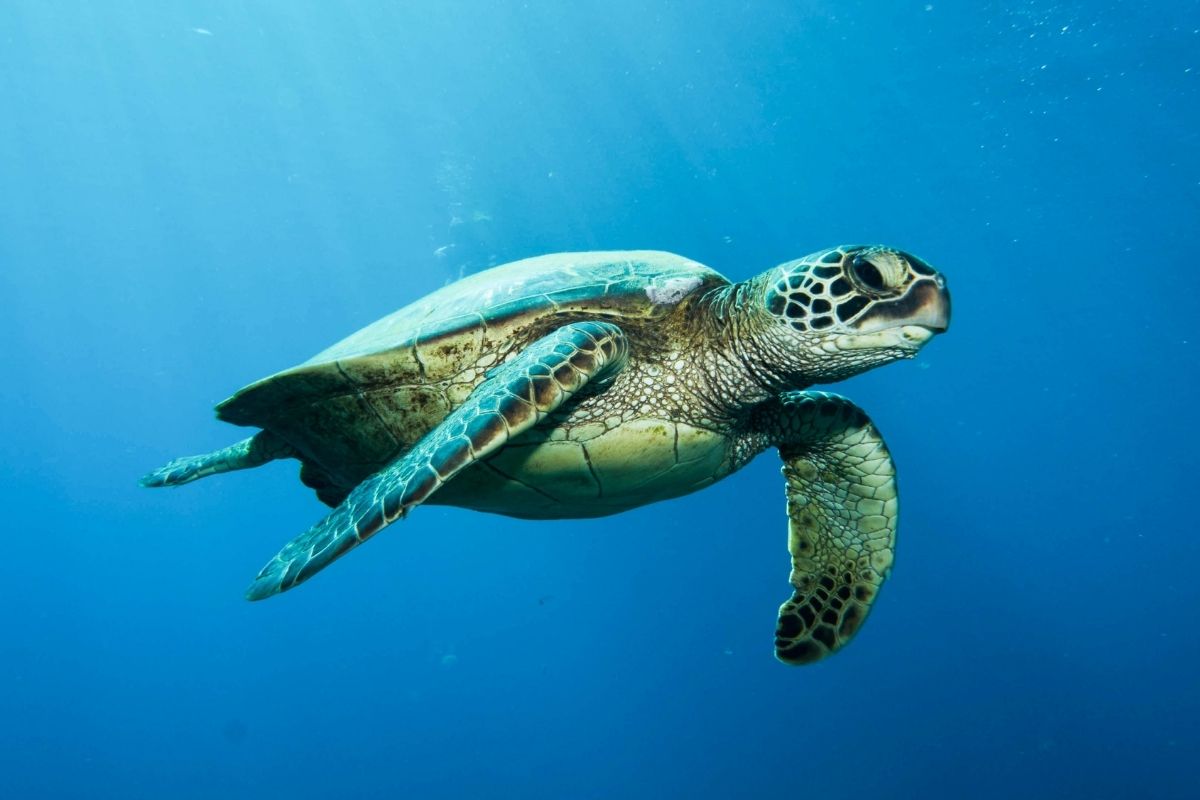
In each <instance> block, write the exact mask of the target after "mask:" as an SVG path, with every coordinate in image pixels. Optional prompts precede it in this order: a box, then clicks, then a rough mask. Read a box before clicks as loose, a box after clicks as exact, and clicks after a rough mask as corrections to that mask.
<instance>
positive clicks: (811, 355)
mask: <svg viewBox="0 0 1200 800" xmlns="http://www.w3.org/2000/svg"><path fill="white" fill-rule="evenodd" d="M949 320H950V298H949V294H948V292H947V290H946V286H945V281H944V280H943V278H942V276H941V275H940V274H938V273H937V272H935V271H934V270H933V269H932V268H931V267H929V266H928V265H927V264H925V263H924V262H923V261H921V260H919V259H917V258H915V257H913V256H911V255H908V254H905V253H902V252H900V251H898V250H894V249H891V248H886V247H864V246H854V247H838V248H833V249H831V250H826V251H822V252H819V253H815V254H813V255H810V256H807V257H805V258H801V259H798V260H796V261H791V262H788V263H786V264H782V265H780V266H778V267H775V268H774V269H771V270H768V271H767V272H764V273H762V274H761V275H758V276H756V277H754V278H751V279H749V280H747V281H744V282H742V283H736V284H733V283H730V282H729V281H728V280H726V279H725V278H723V277H721V276H720V275H719V274H717V273H716V272H713V271H712V270H710V269H708V268H707V267H704V266H702V265H700V264H697V263H696V262H694V261H689V260H688V259H685V258H682V257H680V256H676V255H672V254H670V253H661V252H653V251H633V252H599V253H564V254H558V255H550V256H542V257H539V258H531V259H526V260H524V261H517V262H514V263H512V264H506V265H504V266H500V267H496V268H494V269H490V270H487V271H485V272H481V273H479V274H476V275H473V276H471V277H469V278H466V279H464V280H461V281H459V282H457V283H454V284H451V285H450V286H447V287H445V288H443V289H440V290H438V291H436V292H434V293H433V294H430V295H428V296H427V297H425V298H424V299H422V300H419V301H417V302H416V303H413V304H411V305H409V306H406V307H404V308H402V309H400V310H399V311H397V312H395V313H393V314H391V315H390V316H388V317H385V318H383V319H381V320H379V321H378V322H376V323H374V324H372V325H369V326H367V327H366V328H363V329H362V330H361V331H359V332H358V333H355V334H353V335H352V336H350V337H349V338H347V339H344V340H343V341H341V342H339V343H338V344H336V345H334V346H333V347H331V348H329V349H327V350H325V351H324V352H322V353H319V354H318V355H316V356H314V357H313V358H311V359H309V360H308V361H306V362H305V363H303V364H301V365H299V366H297V367H294V368H292V369H289V370H285V371H284V372H280V373H277V374H275V375H272V376H270V377H268V378H265V379H263V380H261V381H258V382H257V383H254V384H251V385H250V386H248V387H246V388H245V389H243V390H241V391H240V392H238V393H237V394H235V395H234V396H233V397H231V398H230V399H228V400H226V401H225V402H223V403H221V404H220V405H219V406H218V407H217V414H218V416H219V417H220V418H221V419H223V420H225V421H227V422H232V423H234V424H238V425H249V426H253V427H257V428H260V429H261V431H260V432H259V433H257V434H255V435H254V436H252V437H250V438H249V439H246V440H244V441H242V442H239V443H237V444H234V445H231V446H230V447H227V448H225V449H223V450H218V451H217V452H215V453H210V454H208V455H203V456H192V457H188V458H181V459H176V460H175V461H172V462H171V463H170V464H168V465H166V466H165V467H163V468H161V469H159V470H157V471H155V472H153V473H151V474H150V475H147V476H146V477H145V478H143V480H142V482H143V484H144V485H146V486H174V485H180V484H183V483H187V482H189V481H192V480H196V479H197V478H201V477H204V476H206V475H211V474H215V473H218V472H228V471H231V470H236V469H245V468H248V467H254V466H258V465H260V464H263V463H266V462H267V461H271V460H274V459H279V458H296V459H298V460H299V461H300V462H301V472H300V476H301V479H302V480H303V481H304V483H305V484H307V485H308V486H311V487H313V488H314V489H316V491H317V494H318V496H319V497H320V498H321V499H322V500H323V501H324V502H326V503H327V504H329V505H331V506H334V510H333V511H332V512H331V513H330V514H329V515H328V516H327V517H326V518H325V519H324V520H322V521H321V522H319V523H318V524H317V525H315V526H314V527H313V528H311V529H310V530H308V531H307V532H306V533H304V534H302V535H301V536H299V537H298V538H296V539H295V540H293V541H292V542H291V543H289V544H288V545H287V546H286V547H284V549H283V550H282V551H280V553H279V554H278V555H276V556H275V558H274V559H272V560H271V561H270V562H269V563H268V564H267V565H266V567H264V568H263V570H262V571H261V572H260V573H259V575H258V577H257V579H256V580H255V581H254V583H253V584H252V585H251V587H250V589H249V591H248V592H247V594H248V596H249V597H250V598H251V599H255V600H257V599H261V598H264V597H268V596H270V595H272V594H276V593H278V592H281V591H284V590H286V589H290V588H291V587H293V586H295V585H296V584H298V583H300V582H302V581H304V580H306V579H307V578H309V577H310V576H312V575H313V574H314V573H316V572H317V571H318V570H320V569H322V568H323V567H325V566H326V565H328V564H329V563H330V562H331V561H333V560H334V559H335V558H337V557H338V556H340V555H341V554H343V553H345V552H346V551H347V550H349V549H351V548H353V547H354V546H355V545H357V544H359V543H360V542H362V541H364V540H365V539H367V538H368V537H370V536H371V535H373V534H375V533H376V532H378V531H379V530H381V529H382V528H384V527H385V526H386V525H388V524H390V523H392V522H394V521H396V520H397V519H399V518H401V517H403V516H405V515H406V514H407V513H408V511H409V510H410V509H412V508H413V507H415V506H417V505H419V504H421V503H426V502H427V503H441V504H446V505H456V506H462V507H465V508H473V509H478V510H480V511H490V512H493V513H499V514H507V515H510V516H515V517H526V518H541V519H562V518H579V517H596V516H603V515H607V514H614V513H617V512H620V511H623V510H626V509H629V508H633V507H636V506H639V505H643V504H646V503H651V502H655V501H657V500H664V499H667V498H670V497H677V496H679V495H683V494H688V493H690V492H694V491H696V490H697V489H701V488H703V487H705V486H708V485H709V484H711V483H714V482H716V481H718V480H720V479H721V478H723V477H725V476H726V475H729V474H730V473H732V472H734V471H736V470H737V469H739V468H741V467H742V466H743V465H745V464H746V463H747V462H749V461H750V460H751V459H752V458H754V456H756V455H757V454H758V453H759V452H761V451H762V450H764V449H766V448H767V447H772V446H774V447H777V448H778V450H779V452H780V455H781V456H782V458H783V461H784V469H783V472H784V477H785V479H786V484H787V507H788V549H789V551H790V552H791V555H792V574H791V583H792V587H793V596H792V598H791V599H790V600H788V601H787V602H786V603H784V605H783V607H782V608H781V609H780V615H779V622H778V628H777V632H776V655H777V656H778V657H779V658H780V659H781V660H782V661H785V662H787V663H807V662H811V661H815V660H818V659H820V658H822V657H824V656H825V655H827V654H829V653H831V652H833V651H835V650H837V649H838V648H840V647H841V646H842V645H843V644H845V643H846V642H847V641H848V640H849V639H850V638H851V637H852V636H853V634H854V633H855V631H857V629H858V627H859V626H860V625H861V623H862V621H863V619H864V618H865V617H866V615H867V612H868V611H869V609H870V606H871V603H872V601H873V600H874V598H875V595H876V593H877V591H878V589H879V587H880V585H881V584H882V583H883V581H884V579H885V578H886V577H887V574H888V572H889V570H890V567H891V562H892V553H893V548H894V540H895V532H896V512H897V505H896V504H897V498H896V486H895V469H894V467H893V464H892V461H891V457H890V456H889V455H888V451H887V448H886V446H885V445H884V443H883V440H882V439H881V438H880V436H879V433H878V431H877V430H876V429H875V427H874V425H872V424H871V422H870V420H869V419H868V418H867V417H866V415H865V414H864V413H863V412H862V411H861V410H859V409H858V408H857V407H856V406H854V405H853V404H852V403H850V402H849V401H848V400H846V399H844V398H841V397H838V396H837V395H832V394H827V393H823V392H814V391H804V390H805V389H806V388H807V387H808V386H811V385H812V384H814V383H828V382H831V381H835V380H840V379H842V378H845V377H848V376H850V375H854V374H857V373H860V372H863V371H865V370H867V369H870V368H872V367H875V366H878V365H881V364H885V363H888V362H891V361H894V360H896V359H900V358H911V357H912V356H913V355H915V354H916V352H917V351H918V350H919V349H920V348H921V347H922V346H923V345H924V344H925V343H926V342H928V341H929V340H930V339H931V338H932V337H933V336H934V335H935V334H936V333H939V332H942V331H944V330H946V328H947V327H948V325H949Z"/></svg>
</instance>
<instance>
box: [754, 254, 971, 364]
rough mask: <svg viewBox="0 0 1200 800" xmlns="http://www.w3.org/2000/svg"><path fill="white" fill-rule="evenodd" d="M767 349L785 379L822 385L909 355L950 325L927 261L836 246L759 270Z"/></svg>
mask: <svg viewBox="0 0 1200 800" xmlns="http://www.w3.org/2000/svg"><path fill="white" fill-rule="evenodd" d="M756 282H757V283H759V286H761V287H762V290H763V293H762V295H761V297H762V302H763V304H764V306H765V311H766V313H767V315H768V318H769V322H768V325H767V328H768V331H767V334H768V335H767V338H768V339H769V341H770V342H771V344H772V345H773V346H772V347H771V348H770V349H771V351H772V352H773V353H775V354H777V355H778V356H779V357H780V358H781V359H782V360H783V361H784V362H785V363H784V364H782V365H779V366H782V367H783V368H784V370H785V372H786V373H788V376H789V381H788V382H794V383H797V384H813V383H828V382H830V381H835V380H841V379H842V378H847V377H849V376H851V375H855V374H857V373H860V372H864V371H866V370H868V369H871V368H872V367H876V366H879V365H881V364H886V363H888V362H891V361H895V360H897V359H901V358H912V357H913V356H915V355H916V354H917V351H918V350H920V349H921V347H922V346H924V345H925V344H926V343H927V342H928V341H929V340H930V339H932V338H933V337H934V336H936V335H937V334H939V333H943V332H944V331H945V330H946V329H947V328H948V327H949V325H950V293H949V291H948V290H947V289H946V280H945V278H943V277H942V275H941V274H940V273H938V272H937V271H936V270H934V269H933V267H931V266H929V265H928V264H926V263H925V262H924V261H922V260H921V259H919V258H917V257H915V256H912V255H909V254H908V253H904V252H901V251H900V250H895V249H893V248H890V247H881V246H864V245H855V246H843V247H835V248H833V249H831V250H825V251H823V252H819V253H814V254H812V255H809V256H805V257H804V258H801V259H797V260H796V261H789V262H788V263H786V264H782V265H780V266H778V267H776V268H775V269H773V270H771V271H769V272H767V273H765V274H764V275H761V276H759V278H758V279H757V280H756Z"/></svg>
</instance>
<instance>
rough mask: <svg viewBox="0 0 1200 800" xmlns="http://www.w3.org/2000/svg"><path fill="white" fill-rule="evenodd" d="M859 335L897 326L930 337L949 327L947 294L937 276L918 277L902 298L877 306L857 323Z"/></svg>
mask: <svg viewBox="0 0 1200 800" xmlns="http://www.w3.org/2000/svg"><path fill="white" fill-rule="evenodd" d="M857 326H858V329H859V332H861V333H872V332H874V331H881V330H888V329H891V328H897V327H901V326H904V327H913V328H925V329H927V330H928V331H929V332H930V334H931V335H932V334H937V333H945V332H946V330H947V329H948V328H949V327H950V291H949V290H948V289H947V288H946V279H945V278H943V277H942V276H941V275H940V274H937V275H933V276H930V277H928V278H921V279H920V280H918V281H917V282H916V283H914V284H913V285H912V286H911V287H909V290H908V291H907V292H905V294H904V295H903V296H902V297H899V298H897V299H896V300H892V301H890V302H883V303H879V304H878V305H876V306H875V308H874V309H872V310H871V311H869V312H867V314H866V315H865V316H864V317H863V318H862V319H860V320H859V321H858V323H857Z"/></svg>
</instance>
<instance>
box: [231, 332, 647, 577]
mask: <svg viewBox="0 0 1200 800" xmlns="http://www.w3.org/2000/svg"><path fill="white" fill-rule="evenodd" d="M627 359H628V344H627V342H626V339H625V334H624V333H622V332H621V329H620V328H618V327H617V326H616V325H613V324H611V323H607V322H577V323H574V324H571V325H565V326H563V327H562V328H559V329H558V330H556V331H554V332H553V333H551V334H550V335H548V336H544V337H542V338H541V339H538V340H537V341H536V342H534V343H533V344H532V345H530V346H529V347H528V348H526V350H525V351H524V352H522V353H521V354H520V355H519V356H517V357H516V358H514V359H513V360H511V361H509V362H507V363H505V364H503V365H501V366H500V367H498V368H496V369H495V370H493V371H492V373H491V374H490V377H488V378H487V379H486V380H484V381H483V382H482V383H480V384H479V385H478V386H477V387H476V388H475V390H474V391H473V392H471V394H470V396H469V397H468V398H467V400H466V402H464V403H463V404H462V405H461V406H459V407H458V408H457V409H455V410H454V411H453V412H452V413H451V414H449V415H448V416H447V417H446V418H445V419H444V420H443V421H442V422H441V424H439V425H438V426H437V427H436V428H434V429H433V430H432V431H430V432H429V433H428V434H427V435H426V436H425V437H424V438H423V439H421V440H420V441H419V442H417V444H416V445H414V446H413V448H412V449H411V450H409V451H408V452H407V453H405V454H404V455H403V456H401V457H400V458H398V459H397V460H395V461H394V462H392V463H391V464H390V465H388V466H387V467H385V468H384V469H382V470H380V471H379V472H377V473H375V475H373V476H371V477H370V478H368V479H366V480H365V481H363V482H362V483H360V484H359V485H358V486H357V487H356V488H355V489H354V491H352V492H351V493H350V495H349V496H348V497H347V498H346V499H345V501H343V502H342V504H341V505H339V506H338V507H337V508H335V509H334V510H333V511H332V512H331V513H330V514H329V516H327V517H325V519H323V520H322V521H321V522H319V523H317V524H316V525H315V526H313V527H312V528H310V529H309V530H308V531H307V532H305V533H303V534H301V535H300V536H298V537H297V538H295V539H293V540H292V541H291V542H289V543H288V544H287V545H286V546H284V548H283V549H282V550H280V551H279V553H278V554H277V555H276V556H275V557H274V558H273V559H271V561H270V562H269V563H268V564H267V565H266V566H265V567H263V569H262V571H261V572H259V574H258V577H257V578H255V580H254V583H253V584H251V585H250V588H249V589H248V590H247V591H246V597H247V598H249V599H250V600H261V599H263V598H266V597H270V596H271V595H273V594H278V593H279V592H282V591H286V590H287V589H290V588H292V587H293V586H295V585H296V584H298V583H301V582H303V581H305V580H307V579H308V578H310V577H312V576H313V575H315V574H316V573H317V572H319V571H320V570H321V569H323V568H324V567H326V566H328V565H329V564H330V563H331V562H333V561H334V559H336V558H338V557H339V556H341V555H342V554H344V553H346V552H348V551H349V550H350V549H351V548H353V547H355V546H356V545H358V544H361V543H362V542H364V541H366V540H367V539H368V538H369V537H371V536H373V535H374V534H376V533H378V532H379V531H381V530H383V528H384V527H386V526H387V525H389V524H391V523H392V522H395V521H396V520H398V519H400V518H401V517H403V516H405V515H406V514H407V513H408V512H409V511H410V510H411V509H412V508H414V507H416V506H418V505H420V504H421V503H422V502H424V501H425V500H426V499H427V498H428V497H429V496H430V495H431V494H433V493H434V492H435V491H437V490H438V488H440V487H441V486H442V485H443V484H445V483H446V482H447V481H449V480H451V479H452V478H453V477H454V476H455V475H457V474H458V473H459V472H461V471H462V470H463V469H465V468H466V467H468V466H470V465H471V464H474V463H475V462H477V461H479V460H480V459H482V458H484V457H485V456H487V455H488V454H490V453H493V452H495V451H496V450H497V449H499V448H500V447H502V446H503V445H504V444H505V443H506V442H508V440H509V439H511V438H512V437H514V436H517V435H518V434H520V433H522V432H524V431H527V430H529V429H530V428H532V427H533V426H534V425H536V424H537V423H538V422H540V421H541V420H542V419H543V418H544V417H545V416H546V414H548V413H550V412H552V411H554V410H555V409H556V408H558V407H559V406H561V405H562V404H563V403H564V402H565V401H566V400H567V399H569V398H570V397H571V396H573V395H574V394H576V393H577V392H578V391H579V390H580V389H582V388H583V387H584V386H585V385H587V384H588V383H589V382H590V381H593V380H599V379H603V378H607V377H609V376H611V375H613V374H614V373H615V372H617V371H619V370H620V369H621V368H623V367H624V366H625V363H626V361H627Z"/></svg>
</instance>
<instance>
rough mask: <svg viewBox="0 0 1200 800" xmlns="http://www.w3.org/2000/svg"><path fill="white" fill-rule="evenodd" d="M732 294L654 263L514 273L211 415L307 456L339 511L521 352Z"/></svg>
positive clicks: (452, 293) (418, 305)
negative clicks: (572, 328) (573, 326)
mask: <svg viewBox="0 0 1200 800" xmlns="http://www.w3.org/2000/svg"><path fill="white" fill-rule="evenodd" d="M727 283H728V281H727V280H726V279H725V278H723V277H722V276H721V275H719V274H718V273H716V272H714V271H713V270H711V269H709V268H707V267H705V266H703V265H701V264H698V263H696V262H695V261H691V260H689V259H686V258H683V257H681V256H677V255H674V254H671V253H664V252H658V251H620V252H589V253H559V254H554V255H546V256H539V257H536V258H529V259H524V260H522V261H515V262H512V263H510V264H505V265H502V266H499V267H494V268H492V269H488V270H485V271H483V272H479V273H477V274H475V275H471V276H469V277H467V278H464V279H462V280H460V281H457V282H455V283H452V284H450V285H448V286H445V287H443V288H441V289H439V290H437V291H435V292H433V293H432V294H429V295H426V296H425V297H424V298H422V299H420V300H418V301H416V302H414V303H412V304H410V305H407V306H405V307H404V308H401V309H400V310H398V311H396V312H394V313H392V314H390V315H388V316H386V317H384V318H383V319H380V320H378V321H377V322H374V323H372V324H371V325H368V326H367V327H365V328H363V329H362V330H360V331H358V332H357V333H354V334H351V335H350V336H348V337H346V338H345V339H343V340H342V341H340V342H338V343H337V344H335V345H333V346H332V347H329V348H327V349H326V350H323V351H321V352H320V353H318V354H317V355H315V356H313V357H312V358H310V359H309V360H308V361H305V362H304V363H303V364H300V365H298V366H296V367H293V368H291V369H287V370H284V371H282V372H278V373H276V374H274V375H271V376H269V377H266V378H263V379H262V380H259V381H257V382H255V383H252V384H250V385H249V386H247V387H245V388H244V389H242V390H241V391H239V392H238V393H237V394H235V395H233V396H232V397H230V398H229V399H228V400H226V401H224V402H223V403H221V404H220V405H218V406H217V416H218V417H219V418H220V419H222V420H225V421H227V422H232V423H234V424H237V425H253V426H256V427H260V428H264V429H268V430H271V431H273V432H275V433H277V434H279V435H280V436H282V437H283V438H284V439H286V440H287V441H288V442H289V443H290V444H291V445H292V446H293V447H294V448H295V449H296V450H297V451H298V452H299V453H300V454H301V456H302V459H303V461H304V471H303V472H302V476H301V477H302V479H303V480H304V481H305V483H307V484H309V485H310V486H313V487H314V488H317V489H318V494H319V495H320V496H321V498H322V500H325V501H326V502H331V503H336V502H338V501H339V500H340V498H341V497H342V496H344V494H345V492H346V491H348V489H349V488H352V487H353V486H355V485H357V483H358V482H360V481H361V480H362V479H363V478H364V477H366V476H367V475H370V474H371V473H373V472H375V471H376V470H378V469H379V468H380V467H381V466H383V464H385V463H387V462H388V461H390V460H392V459H393V458H395V457H396V456H397V455H399V454H400V453H402V452H404V451H405V450H407V449H408V448H409V447H411V446H412V444H413V443H414V442H416V441H417V439H419V438H420V437H421V436H424V435H425V433H427V432H428V431H429V430H430V429H431V428H433V427H434V426H435V425H437V424H438V423H439V422H440V421H441V420H442V419H443V418H444V417H445V416H446V414H448V413H449V412H450V411H451V410H453V408H455V407H456V406H457V405H458V404H460V403H461V402H463V400H465V399H466V397H467V395H468V394H470V392H471V390H472V389H473V388H474V387H475V386H476V385H477V384H478V383H479V381H480V380H482V379H483V378H484V376H485V375H486V374H487V372H488V370H490V369H491V368H493V367H495V366H496V365H498V364H500V363H502V362H503V361H504V360H505V359H506V358H508V357H510V356H511V355H513V354H515V353H516V352H518V351H519V350H520V349H521V347H523V346H524V345H525V344H527V343H529V342H531V341H533V340H535V339H537V338H539V337H541V336H544V335H545V334H547V333H549V332H550V331H551V330H554V329H555V328H557V327H559V326H561V325H565V324H567V323H569V322H572V321H575V320H579V319H588V318H592V319H609V320H613V321H616V322H617V323H618V324H620V320H637V321H639V322H646V321H652V320H654V319H655V318H658V317H662V316H665V315H666V314H668V313H670V311H671V310H672V309H673V308H675V306H676V305H678V304H679V302H680V301H682V300H683V299H684V298H685V297H688V296H690V295H692V294H693V293H695V292H697V291H701V292H703V291H705V290H707V289H708V288H710V287H713V286H717V285H722V284H727ZM632 327H634V328H641V327H643V326H642V325H635V326H632ZM627 333H631V334H632V335H635V336H636V333H634V332H633V331H627ZM635 350H636V342H635Z"/></svg>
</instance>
